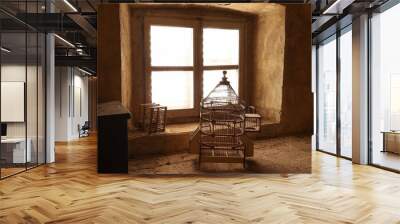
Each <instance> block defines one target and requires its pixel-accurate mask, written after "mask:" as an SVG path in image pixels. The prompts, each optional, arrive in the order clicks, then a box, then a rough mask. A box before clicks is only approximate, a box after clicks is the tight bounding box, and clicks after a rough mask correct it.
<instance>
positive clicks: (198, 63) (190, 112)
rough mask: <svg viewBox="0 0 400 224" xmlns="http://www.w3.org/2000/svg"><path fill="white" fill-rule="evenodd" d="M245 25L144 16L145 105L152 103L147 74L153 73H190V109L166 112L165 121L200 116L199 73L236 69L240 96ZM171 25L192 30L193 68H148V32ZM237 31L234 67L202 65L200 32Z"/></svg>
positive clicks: (235, 21) (242, 82)
mask: <svg viewBox="0 0 400 224" xmlns="http://www.w3.org/2000/svg"><path fill="white" fill-rule="evenodd" d="M245 22H246V20H242V19H235V18H232V20H229V19H219V18H198V17H196V18H189V17H184V18H181V17H179V18H178V17H171V16H168V17H167V16H162V15H155V16H152V15H147V16H145V17H144V42H143V43H144V55H145V69H144V70H145V77H144V80H145V102H152V95H151V82H152V80H151V73H152V72H153V71H193V91H194V92H193V108H190V109H173V110H168V113H167V118H168V119H174V118H196V117H198V116H199V113H200V102H201V99H202V95H203V71H205V70H226V69H238V76H239V80H238V82H239V85H238V88H239V89H238V91H239V92H238V94H239V96H241V97H242V96H244V95H245V94H244V93H245V91H244V86H245V79H244V77H245V74H244V72H245V64H246V63H245V61H244V60H245V57H244V54H245V43H246V41H245V38H246V36H245V32H244V31H245V27H246V26H245ZM153 25H154V26H172V27H188V28H193V66H151V53H150V49H151V46H150V38H151V37H150V35H151V34H150V29H151V26H153ZM204 28H217V29H238V30H239V62H238V63H239V64H238V65H215V66H214V65H212V66H204V65H203V29H204Z"/></svg>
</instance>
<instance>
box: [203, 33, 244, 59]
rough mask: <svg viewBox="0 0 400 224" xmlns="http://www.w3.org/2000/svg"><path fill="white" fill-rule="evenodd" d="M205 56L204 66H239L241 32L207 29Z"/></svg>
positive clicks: (204, 35)
mask: <svg viewBox="0 0 400 224" xmlns="http://www.w3.org/2000/svg"><path fill="white" fill-rule="evenodd" d="M203 55H204V56H203V57H204V58H203V60H204V65H237V64H239V30H234V29H214V28H205V29H204V30H203Z"/></svg>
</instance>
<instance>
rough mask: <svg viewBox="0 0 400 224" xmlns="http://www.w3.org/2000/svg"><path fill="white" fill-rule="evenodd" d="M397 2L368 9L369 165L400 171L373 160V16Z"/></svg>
mask: <svg viewBox="0 0 400 224" xmlns="http://www.w3.org/2000/svg"><path fill="white" fill-rule="evenodd" d="M397 4H400V0H389V1H387V2H385V3H384V4H382V5H381V6H379V7H377V8H375V9H372V10H369V11H368V31H367V32H368V35H367V41H368V54H367V65H368V69H367V80H368V81H367V82H368V96H367V98H368V99H367V101H368V105H367V107H368V112H367V113H368V115H367V116H368V125H367V128H368V165H370V166H373V167H377V168H380V169H384V170H387V171H391V172H395V173H400V170H397V169H393V168H390V167H386V166H383V165H380V164H376V163H374V161H373V141H372V93H373V89H372V53H373V52H372V22H371V21H372V18H373V13H383V12H385V11H386V10H388V9H390V8H392V7H394V6H396V5H397Z"/></svg>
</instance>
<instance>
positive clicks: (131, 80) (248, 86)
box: [98, 3, 312, 174]
mask: <svg viewBox="0 0 400 224" xmlns="http://www.w3.org/2000/svg"><path fill="white" fill-rule="evenodd" d="M309 11H310V8H309V6H308V5H287V6H285V5H277V4H271V5H266V4H263V3H258V4H257V3H252V4H246V3H243V4H232V5H221V4H168V5H162V4H159V5H157V4H151V5H148V4H115V5H103V6H101V7H100V8H99V10H98V43H99V46H104V47H101V48H99V50H98V59H99V67H98V71H99V72H100V73H102V74H104V75H102V76H99V79H98V85H99V86H98V88H99V92H98V94H99V96H98V97H99V98H98V101H99V103H100V104H101V103H107V102H109V101H118V102H121V103H122V105H123V106H124V107H125V108H127V110H128V111H129V112H131V119H129V120H128V136H129V137H128V148H129V149H128V153H129V159H130V165H129V170H130V171H132V172H131V173H138V174H142V173H145V174H151V173H155V174H159V173H167V174H175V173H180V174H188V173H196V172H197V171H198V170H199V167H198V165H199V164H200V161H198V160H200V159H198V158H197V157H198V156H197V155H198V154H200V155H202V154H204V153H205V152H204V151H207V150H200V151H199V149H200V148H201V147H200V146H199V141H201V139H202V137H201V136H203V138H204V135H208V136H211V135H213V134H218V133H216V132H220V133H219V134H221V136H225V137H227V136H226V135H225V134H227V133H232V135H243V137H232V139H222V138H223V137H221V138H218V137H213V136H212V138H214V139H213V140H206V141H208V143H207V144H209V143H210V141H212V142H213V143H212V144H218V145H221V144H224V142H232V141H233V142H236V140H234V139H236V138H241V140H242V141H243V142H244V143H243V144H244V145H245V149H244V151H246V152H245V153H244V154H246V155H245V156H243V155H242V156H240V157H241V158H240V159H239V158H238V162H236V163H238V164H235V162H233V161H232V162H229V161H227V162H228V163H232V164H230V166H227V165H226V164H225V165H223V164H213V163H211V164H210V163H204V164H200V165H201V166H202V168H203V169H200V170H203V171H206V170H215V169H217V170H218V169H221V170H225V171H232V170H238V171H245V172H257V173H262V172H268V173H275V172H280V171H283V170H284V172H287V173H309V172H310V171H311V153H310V150H308V149H309V148H310V147H311V135H312V93H311V91H310V89H311V77H310V76H309V75H308V74H309V73H310V71H311V58H310V57H308V58H307V57H301V56H302V55H305V54H306V53H307V52H310V51H311V44H310V43H311V37H310V35H309V30H310V29H311V25H310V24H309V23H308V21H309V20H310V17H309V16H310V13H309ZM110 15H113V16H112V17H111V18H115V21H113V20H111V19H110ZM118 15H119V16H118ZM267 21H268V22H267ZM118 24H119V25H118ZM142 27H143V29H141V28H142ZM110 30H113V31H112V32H110ZM306 30H308V31H306ZM272 31H273V32H272ZM302 31H306V32H302ZM115 33H120V36H118V35H115ZM290 43H297V44H299V45H302V46H303V47H301V48H297V50H294V49H293V47H292V46H290ZM120 45H121V46H123V47H119V46H120ZM255 49H257V51H256V50H255ZM289 52H290V54H289ZM115 55H121V57H115ZM141 55H143V56H144V57H140V56H141ZM138 58H143V59H138ZM135 59H138V60H135ZM285 65H290V66H285ZM116 71H120V72H116ZM223 71H225V72H226V77H227V81H228V82H229V83H230V87H231V89H232V90H233V93H232V94H230V93H226V94H224V93H214V95H215V94H217V95H218V98H220V97H223V96H225V95H226V96H231V95H236V96H237V98H238V100H235V101H243V103H240V104H242V105H243V106H244V107H245V108H244V110H248V107H252V108H254V110H255V111H256V112H255V113H246V114H247V115H249V116H250V115H251V114H253V115H258V116H259V118H258V119H259V120H260V121H259V122H258V123H259V126H260V127H258V128H256V129H255V130H254V131H252V130H248V129H247V128H246V127H244V130H245V133H244V134H243V133H241V132H242V130H239V131H235V128H234V126H235V125H236V126H241V123H242V122H239V121H235V122H233V123H227V124H221V123H220V122H221V121H216V124H215V125H213V122H212V121H208V120H212V119H217V120H218V119H219V120H221V119H222V120H225V119H228V120H229V119H234V118H227V117H225V118H221V116H223V115H221V114H220V113H224V112H222V111H224V110H225V109H226V110H229V112H226V113H227V114H232V113H235V111H237V109H236V108H225V109H222V108H219V107H220V106H213V108H214V109H215V112H214V110H213V109H211V108H210V107H211V106H209V105H206V104H207V102H209V103H210V104H212V103H213V102H214V104H215V103H216V102H217V101H218V102H220V101H221V100H223V99H216V96H213V91H214V92H215V91H217V92H218V91H219V90H218V87H216V88H217V89H216V90H213V89H214V87H215V86H216V85H217V84H219V83H221V82H220V81H221V79H222V77H223ZM118 74H120V77H118ZM171 87H172V88H173V89H171ZM222 87H223V86H221V87H220V88H222ZM105 89H107V90H109V91H105ZM293 100H294V101H301V102H303V105H302V107H301V109H300V108H299V109H298V110H297V111H296V114H294V113H292V112H291V111H293V110H292V108H294V107H296V104H295V103H294V102H293ZM230 101H231V100H229V99H228V100H227V103H226V105H227V106H229V105H230V104H232V105H235V104H238V103H237V102H230ZM151 103H155V104H159V105H161V106H166V111H165V112H161V113H165V118H164V115H161V120H162V121H161V123H166V125H165V127H163V129H165V131H162V130H161V131H157V130H156V131H155V133H152V131H151V130H147V129H149V128H146V127H143V126H146V123H151V122H150V121H146V120H149V119H151V118H147V117H146V116H147V115H146V113H152V112H147V110H145V109H144V108H143V107H144V106H146V104H151ZM220 103H222V102H220ZM224 105H225V104H224ZM221 107H224V106H221ZM149 110H151V109H149ZM208 110H209V111H213V112H210V113H211V114H210V115H207V114H208V112H207V111H208ZM154 113H157V112H154ZM238 113H239V114H240V112H238ZM199 115H200V117H201V118H200V117H199ZM157 116H160V115H156V114H155V115H154V117H157ZM206 116H209V117H206ZM205 120H207V122H205ZM199 121H200V124H199ZM201 121H203V122H201ZM250 121H251V119H246V118H245V119H244V122H243V123H246V124H247V123H249V122H250ZM155 125H157V124H155ZM149 126H151V124H149ZM222 126H225V128H222ZM141 127H142V128H141ZM198 127H199V128H198ZM228 127H232V130H231V129H229V128H228ZM150 128H151V127H150ZM206 129H207V130H206ZM208 129H215V133H209V132H211V131H210V130H208ZM219 129H226V130H219ZM239 129H240V128H239ZM222 132H226V133H222ZM239 132H240V133H239ZM149 133H151V134H149ZM266 137H268V138H269V139H270V140H266ZM217 138H218V139H217ZM256 139H259V141H254V140H256ZM210 144H211V143H210ZM200 145H202V144H200ZM237 145H240V143H239V142H237ZM237 145H236V143H234V147H233V148H232V150H233V151H235V150H237V149H236V147H239V146H237ZM272 145H276V146H274V147H272ZM221 147H222V146H221ZM217 148H218V147H217ZM266 148H269V150H265V149H266ZM224 150H225V149H224ZM239 151H241V149H240V150H239ZM210 153H211V152H210ZM212 153H214V154H218V153H222V154H224V155H228V154H229V151H228V152H227V151H223V150H222V149H221V150H220V149H216V150H215V152H212ZM271 155H274V158H272V157H271ZM203 156H204V158H205V159H206V158H208V157H207V156H205V155H203ZM246 156H247V157H248V158H247V159H246V158H243V157H246ZM226 157H229V156H226ZM287 158H290V159H287ZM210 159H211V158H210ZM214 159H215V158H214ZM220 159H221V160H224V159H226V158H220ZM231 160H234V158H232V156H231ZM243 160H247V162H245V164H247V165H248V167H247V169H242V168H243V165H245V164H241V161H243ZM221 163H222V162H221Z"/></svg>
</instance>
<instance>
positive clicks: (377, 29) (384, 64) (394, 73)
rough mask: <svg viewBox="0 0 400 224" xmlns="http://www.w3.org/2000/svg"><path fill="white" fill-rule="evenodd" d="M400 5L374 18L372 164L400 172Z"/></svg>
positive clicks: (372, 21) (372, 19)
mask: <svg viewBox="0 0 400 224" xmlns="http://www.w3.org/2000/svg"><path fill="white" fill-rule="evenodd" d="M399 21H400V4H397V5H395V6H393V7H392V8H389V9H388V10H386V11H383V12H380V13H376V14H373V16H372V18H371V31H370V34H371V46H370V47H371V74H370V75H371V77H370V123H371V125H370V140H371V144H370V147H371V148H370V153H369V155H370V163H372V164H373V165H377V166H380V167H384V168H388V169H392V170H396V171H400V63H399V60H400V59H399V52H400V41H399V40H400V30H399V29H398V23H399Z"/></svg>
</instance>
